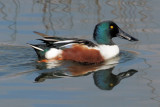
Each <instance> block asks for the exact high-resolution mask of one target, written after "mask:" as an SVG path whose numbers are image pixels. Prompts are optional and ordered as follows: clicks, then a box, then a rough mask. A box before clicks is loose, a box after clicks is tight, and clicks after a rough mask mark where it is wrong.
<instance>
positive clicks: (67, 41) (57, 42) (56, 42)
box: [55, 40, 74, 44]
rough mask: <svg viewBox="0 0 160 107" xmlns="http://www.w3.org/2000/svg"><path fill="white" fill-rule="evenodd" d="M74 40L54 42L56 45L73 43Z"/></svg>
mask: <svg viewBox="0 0 160 107" xmlns="http://www.w3.org/2000/svg"><path fill="white" fill-rule="evenodd" d="M73 41H74V40H64V41H58V42H55V44H56V43H69V42H73Z"/></svg>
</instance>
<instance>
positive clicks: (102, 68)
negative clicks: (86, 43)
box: [0, 0, 160, 107]
mask: <svg viewBox="0 0 160 107" xmlns="http://www.w3.org/2000/svg"><path fill="white" fill-rule="evenodd" d="M159 3H160V2H159V1H158V0H152V1H150V0H100V1H99V0H95V1H91V0H74V1H73V0H27V1H26V0H1V1H0V32H1V35H0V37H1V39H0V59H1V62H0V106H2V107H11V106H12V107H22V106H23V107H44V106H46V107H53V106H55V107H82V106H84V107H89V106H92V107H97V106H98V107H99V106H102V107H106V106H109V107H115V106H120V107H135V106H137V107H151V106H154V107H159V106H160V94H159V93H160V91H159V90H160V85H159V83H160V80H159V75H160V73H159V68H160V67H159V64H160V52H159V50H160V42H159V40H160V36H159V35H160V31H159V29H160V21H159V20H160V19H159V17H160V16H159V14H158V13H159V10H160V9H159ZM104 20H112V21H114V22H116V23H117V24H118V25H119V26H120V27H121V28H122V29H123V30H124V31H126V32H128V33H129V34H131V35H132V36H134V37H136V38H138V39H139V40H140V41H139V42H134V43H131V42H128V41H125V40H121V39H119V38H115V39H114V42H115V43H116V44H118V45H119V46H120V49H121V54H120V56H118V57H116V58H115V59H113V60H111V61H108V62H106V63H103V64H99V65H81V64H79V63H74V62H70V61H66V62H54V63H47V64H45V63H37V57H36V53H35V52H34V50H33V49H31V48H30V47H29V46H27V45H26V43H27V42H29V41H31V40H34V39H37V38H40V37H39V36H38V35H36V34H34V33H33V31H38V32H42V33H45V34H48V35H55V36H59V37H79V38H84V39H88V40H91V41H93V40H92V34H93V29H94V26H95V25H96V24H97V23H98V22H100V21H104Z"/></svg>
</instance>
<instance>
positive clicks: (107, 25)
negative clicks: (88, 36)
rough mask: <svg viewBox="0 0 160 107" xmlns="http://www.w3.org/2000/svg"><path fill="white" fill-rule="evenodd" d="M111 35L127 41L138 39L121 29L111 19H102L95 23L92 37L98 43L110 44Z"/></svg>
mask: <svg viewBox="0 0 160 107" xmlns="http://www.w3.org/2000/svg"><path fill="white" fill-rule="evenodd" d="M113 37H121V38H123V39H127V40H129V41H138V39H136V38H134V37H132V36H130V35H129V34H127V33H125V32H124V31H122V30H121V29H120V28H119V27H118V26H117V25H116V24H115V23H114V22H112V21H104V22H101V23H99V24H97V25H96V27H95V29H94V34H93V38H94V40H95V41H96V42H97V43H98V44H105V45H112V44H113V42H112V38H113Z"/></svg>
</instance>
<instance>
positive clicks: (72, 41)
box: [27, 21, 138, 64]
mask: <svg viewBox="0 0 160 107" xmlns="http://www.w3.org/2000/svg"><path fill="white" fill-rule="evenodd" d="M34 33H36V34H38V35H40V36H42V37H43V38H42V39H37V40H38V41H41V43H39V44H31V43H27V44H28V45H30V46H31V47H32V48H33V49H34V50H35V51H36V53H37V56H38V59H39V61H38V62H49V61H55V60H71V61H75V62H79V63H87V64H93V63H102V62H104V61H107V60H109V59H112V58H114V57H116V56H117V55H119V53H120V49H119V47H118V45H116V44H115V43H114V42H113V40H112V39H113V38H114V37H120V38H122V39H126V40H128V41H131V42H132V41H138V39H137V38H135V37H133V36H131V35H129V34H128V33H126V32H124V31H123V30H122V29H121V28H120V27H118V25H117V24H116V23H115V22H113V21H103V22H100V23H98V24H97V25H96V26H95V28H94V32H93V39H94V40H95V42H96V43H94V42H92V41H89V40H86V39H80V38H66V37H57V36H48V35H46V34H43V33H39V32H36V31H34Z"/></svg>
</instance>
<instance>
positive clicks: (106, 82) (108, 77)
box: [93, 67, 137, 90]
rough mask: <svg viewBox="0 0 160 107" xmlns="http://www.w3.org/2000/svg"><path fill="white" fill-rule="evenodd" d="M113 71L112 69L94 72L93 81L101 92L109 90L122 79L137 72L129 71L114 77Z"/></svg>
mask: <svg viewBox="0 0 160 107" xmlns="http://www.w3.org/2000/svg"><path fill="white" fill-rule="evenodd" d="M113 69H114V67H113V68H110V69H106V70H99V71H97V72H94V74H93V79H94V82H95V84H96V86H97V87H98V88H100V89H102V90H111V89H112V88H113V87H114V86H115V85H117V84H118V83H119V82H120V81H121V80H122V79H124V78H127V77H130V76H132V75H133V74H135V73H136V72H137V71H136V70H134V69H131V70H128V71H126V72H121V73H119V74H118V75H115V74H113V73H112V70H113Z"/></svg>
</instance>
